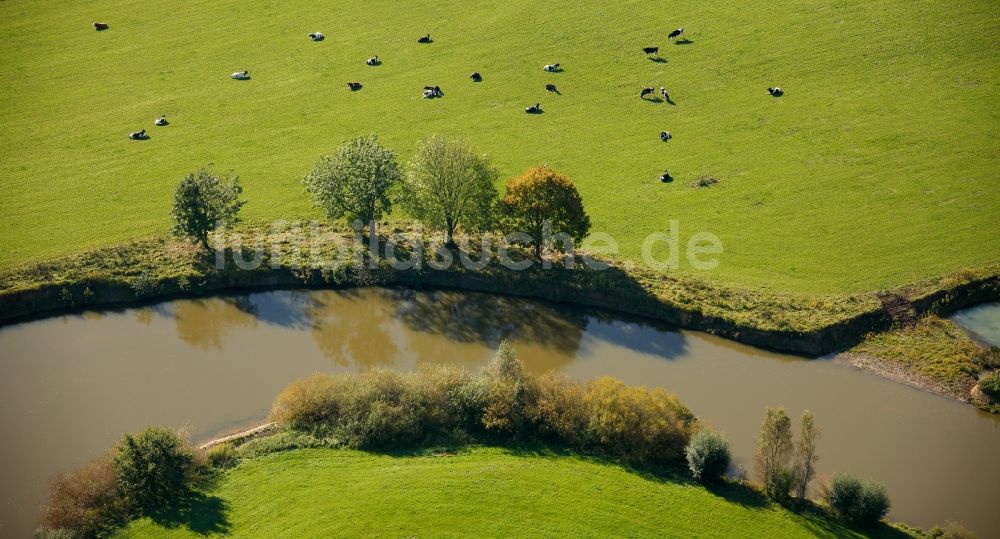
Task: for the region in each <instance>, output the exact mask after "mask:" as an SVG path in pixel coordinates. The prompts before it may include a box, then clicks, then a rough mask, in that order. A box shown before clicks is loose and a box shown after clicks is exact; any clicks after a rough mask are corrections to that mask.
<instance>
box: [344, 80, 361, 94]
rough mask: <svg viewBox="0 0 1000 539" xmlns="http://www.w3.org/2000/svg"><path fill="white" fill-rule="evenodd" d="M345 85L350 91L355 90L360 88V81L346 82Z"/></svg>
mask: <svg viewBox="0 0 1000 539" xmlns="http://www.w3.org/2000/svg"><path fill="white" fill-rule="evenodd" d="M347 87H348V88H350V89H351V91H352V92H356V91H358V90H360V89H361V83H360V82H348V83H347Z"/></svg>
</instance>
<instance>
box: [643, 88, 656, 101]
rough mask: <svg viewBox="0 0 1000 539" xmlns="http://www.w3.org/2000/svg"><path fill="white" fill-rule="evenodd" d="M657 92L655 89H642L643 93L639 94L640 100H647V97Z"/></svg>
mask: <svg viewBox="0 0 1000 539" xmlns="http://www.w3.org/2000/svg"><path fill="white" fill-rule="evenodd" d="M655 92H656V90H654V89H653V88H650V87H648V86H647V87H645V88H643V89H642V92H640V93H639V99H646V96H647V95H650V94H652V93H655Z"/></svg>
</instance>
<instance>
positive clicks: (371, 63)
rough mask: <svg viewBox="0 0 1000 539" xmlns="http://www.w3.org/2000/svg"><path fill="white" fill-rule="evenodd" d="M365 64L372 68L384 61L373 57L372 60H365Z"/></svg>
mask: <svg viewBox="0 0 1000 539" xmlns="http://www.w3.org/2000/svg"><path fill="white" fill-rule="evenodd" d="M365 63H366V64H368V65H370V66H377V65H380V64H381V63H382V60H379V59H378V56H372V57H371V58H369V59H367V60H365Z"/></svg>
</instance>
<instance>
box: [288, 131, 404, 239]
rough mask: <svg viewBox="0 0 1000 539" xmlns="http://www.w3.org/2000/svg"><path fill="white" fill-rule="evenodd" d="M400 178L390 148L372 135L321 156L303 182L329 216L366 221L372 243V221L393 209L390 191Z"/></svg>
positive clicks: (373, 224)
mask: <svg viewBox="0 0 1000 539" xmlns="http://www.w3.org/2000/svg"><path fill="white" fill-rule="evenodd" d="M402 177H403V174H402V172H401V170H400V168H399V164H398V163H397V162H396V156H395V154H394V153H393V151H392V150H390V149H389V148H386V147H385V146H382V145H381V144H380V143H379V141H378V136H377V135H374V134H373V135H369V136H367V137H358V138H356V139H354V140H351V141H348V142H346V143H344V144H343V145H341V146H340V148H338V149H337V152H336V153H335V154H333V155H325V156H323V157H320V159H319V161H317V162H316V165H315V166H313V169H312V171H310V172H309V174H306V177H305V178H304V179H303V183H305V186H306V190H307V191H308V192H309V193H310V194H311V195H312V197H313V201H314V202H315V203H316V205H317V206H319V207H320V208H322V209H323V211H325V212H326V214H327V215H328V216H329V217H330V218H332V219H340V218H346V219H347V220H348V221H353V220H355V219H360V220H362V221H364V222H366V223H367V224H368V227H369V229H368V233H369V234H370V237H371V243H372V244H375V242H376V230H375V222H376V221H377V220H378V219H380V218H381V217H382V215H383V214H386V213H389V212H390V211H391V210H392V200H391V199H390V191H391V189H392V187H393V186H394V185H396V184H397V183H399V181H400V180H401V179H402Z"/></svg>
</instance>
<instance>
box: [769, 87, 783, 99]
mask: <svg viewBox="0 0 1000 539" xmlns="http://www.w3.org/2000/svg"><path fill="white" fill-rule="evenodd" d="M767 93H768V94H770V95H771V96H772V97H781V96H782V94H784V93H785V91H784V90H782V89H781V88H778V87H777V86H775V87H774V88H770V87H769V88H768V89H767Z"/></svg>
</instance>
